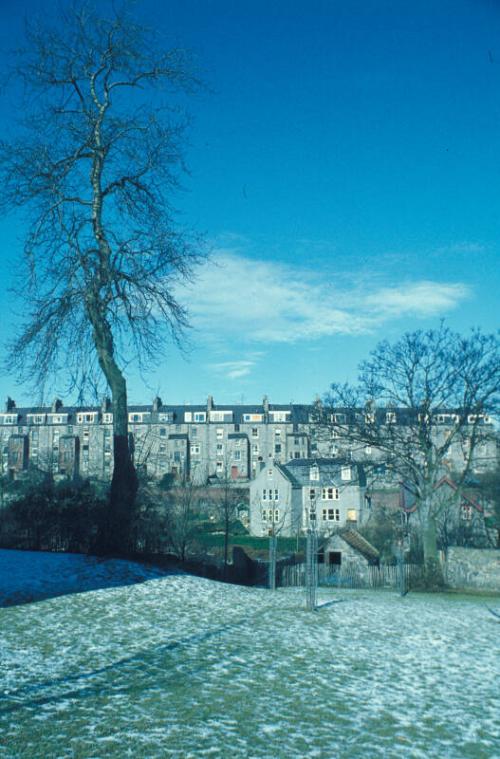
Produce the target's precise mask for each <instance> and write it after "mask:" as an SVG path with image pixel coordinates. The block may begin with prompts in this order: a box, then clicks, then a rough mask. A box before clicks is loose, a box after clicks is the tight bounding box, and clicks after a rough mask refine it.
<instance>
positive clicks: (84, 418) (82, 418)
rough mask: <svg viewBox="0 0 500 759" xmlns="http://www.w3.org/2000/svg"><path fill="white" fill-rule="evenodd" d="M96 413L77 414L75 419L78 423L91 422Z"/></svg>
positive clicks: (93, 420)
mask: <svg viewBox="0 0 500 759" xmlns="http://www.w3.org/2000/svg"><path fill="white" fill-rule="evenodd" d="M96 416H97V413H96V412H93V413H86V414H77V415H76V421H77V422H78V424H93V423H94V422H95V419H96Z"/></svg>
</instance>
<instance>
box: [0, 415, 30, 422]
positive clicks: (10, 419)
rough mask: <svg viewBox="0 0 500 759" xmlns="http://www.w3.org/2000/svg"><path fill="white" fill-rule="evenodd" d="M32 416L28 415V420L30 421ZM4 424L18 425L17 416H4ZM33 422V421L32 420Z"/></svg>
mask: <svg viewBox="0 0 500 759" xmlns="http://www.w3.org/2000/svg"><path fill="white" fill-rule="evenodd" d="M30 416H31V414H28V420H29V419H30ZM1 419H2V421H3V423H4V424H16V423H17V414H2V417H1ZM31 421H32V420H31Z"/></svg>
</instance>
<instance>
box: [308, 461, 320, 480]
mask: <svg viewBox="0 0 500 759" xmlns="http://www.w3.org/2000/svg"><path fill="white" fill-rule="evenodd" d="M309 479H310V480H312V481H316V482H318V480H319V468H318V467H317V466H316V465H315V466H312V467H310V469H309Z"/></svg>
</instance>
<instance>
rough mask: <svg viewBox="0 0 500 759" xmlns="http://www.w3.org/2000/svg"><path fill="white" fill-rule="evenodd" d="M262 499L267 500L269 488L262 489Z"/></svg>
mask: <svg viewBox="0 0 500 759" xmlns="http://www.w3.org/2000/svg"><path fill="white" fill-rule="evenodd" d="M262 500H263V501H267V490H266V488H264V489H263V490H262Z"/></svg>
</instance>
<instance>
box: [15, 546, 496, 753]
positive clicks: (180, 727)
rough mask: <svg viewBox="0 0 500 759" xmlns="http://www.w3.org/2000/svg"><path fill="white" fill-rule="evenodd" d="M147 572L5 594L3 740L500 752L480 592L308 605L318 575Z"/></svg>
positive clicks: (108, 747) (103, 748) (350, 594)
mask: <svg viewBox="0 0 500 759" xmlns="http://www.w3.org/2000/svg"><path fill="white" fill-rule="evenodd" d="M65 558H66V559H67V561H68V567H67V568H66V574H67V577H73V578H75V577H78V576H80V577H82V575H81V574H79V573H80V572H81V563H80V561H79V558H77V557H65ZM80 558H81V557H80ZM15 559H16V557H15V556H14V555H13V554H11V557H10V560H11V562H12V564H14V562H15ZM58 561H59V557H57V556H55V557H54V556H53V555H49V556H47V557H45V558H44V559H43V560H40V563H39V564H38V566H37V570H36V571H37V572H38V573H39V574H38V581H39V586H40V587H42V586H43V583H44V580H43V576H42V573H45V577H46V579H47V582H53V581H54V575H55V572H56V571H57V572H59V573H60V571H61V568H60V564H59V565H58V564H57V562H58ZM21 563H22V562H21ZM73 563H74V564H75V566H74V567H73V569H71V567H70V566H69V565H71V564H73ZM42 565H43V567H42ZM3 567H4V572H3V574H5V569H6V563H5V557H3ZM95 567H96V575H97V574H99V572H101V570H102V565H101V566H98V565H97V564H96V565H95ZM111 568H112V567H111V565H109V566H108V569H107V570H106V571H109V572H110V573H111ZM26 571H27V570H26V568H25V570H24V572H25V575H24V576H26ZM89 571H90V570H89ZM125 571H130V572H131V573H132V574H134V573H136V572H137V573H139V574H140V571H143V570H138V569H137V567H136V566H135V565H130V566H129V568H128V570H125V567H123V566H122V567H121V568H120V569H119V574H120V573H122V574H120V577H121V578H122V579H123V572H125ZM144 571H147V570H144ZM15 575H16V571H15V569H14V567H13V566H12V572H11V577H12V578H14V577H15ZM108 579H109V577H108ZM142 579H143V580H144V581H142V582H139V583H136V584H126V585H122V586H120V587H107V588H101V589H98V590H88V586H86V588H87V592H81V593H72V594H68V595H64V596H61V597H57V598H51V599H50V600H45V601H40V602H38V603H31V604H24V605H19V606H11V607H9V608H4V609H0V617H1V620H0V622H1V624H0V648H1V651H2V657H1V663H0V682H1V684H2V698H1V708H0V735H1V740H2V743H1V744H0V756H1V757H8V758H9V759H14V758H15V759H24V758H25V757H26V759H39V758H40V757H43V756H45V757H48V758H50V759H51V758H52V757H79V759H81V758H87V757H88V758H89V759H90V758H91V757H93V758H95V759H97V758H98V757H99V758H104V757H106V759H107V758H108V757H116V758H117V759H118V758H120V759H121V758H122V757H127V756H130V757H134V759H136V758H137V757H155V759H156V758H159V757H178V758H179V759H180V758H181V757H182V759H188V758H189V757H205V756H211V757H241V759H243V758H245V759H246V758H247V757H266V758H267V757H269V759H271V758H272V759H276V757H278V758H279V757H287V758H288V757H303V756H307V757H314V756H316V757H339V758H341V759H342V758H343V757H345V758H346V759H347V757H370V759H372V758H375V759H376V758H377V757H380V758H382V757H384V759H387V757H400V756H401V757H403V756H405V757H406V756H412V757H422V759H423V758H424V757H428V756H440V757H450V758H452V757H457V758H458V757H460V758H461V759H463V758H464V757H471V759H472V757H473V758H474V759H481V757H484V758H485V759H486V757H492V756H493V755H494V754H495V748H494V746H495V735H498V728H499V724H498V710H497V709H496V708H495V699H496V697H497V695H498V686H497V683H498V674H500V673H499V663H498V657H497V651H496V650H495V645H494V641H495V640H496V638H497V635H498V624H497V622H496V620H495V619H494V618H493V617H492V616H491V615H489V614H488V612H487V611H486V609H485V606H484V603H483V602H482V601H481V599H480V598H460V597H455V596H454V597H444V596H439V595H434V596H430V595H410V596H407V597H406V598H403V599H401V598H400V597H398V596H397V595H395V594H391V593H377V592H362V591H342V592H341V593H333V592H330V591H324V592H322V594H321V599H320V600H321V601H322V603H323V604H324V606H323V608H321V609H320V610H319V611H318V612H316V613H308V612H306V611H305V610H304V597H303V592H302V591H297V590H284V591H277V592H276V593H271V592H269V591H266V590H263V589H258V588H242V587H238V586H231V585H223V584H220V583H216V582H211V581H209V580H205V579H200V578H195V577H190V576H185V575H167V576H163V577H155V578H152V579H147V578H146V577H143V578H142ZM73 589H76V586H73ZM495 674H496V676H497V679H495Z"/></svg>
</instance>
